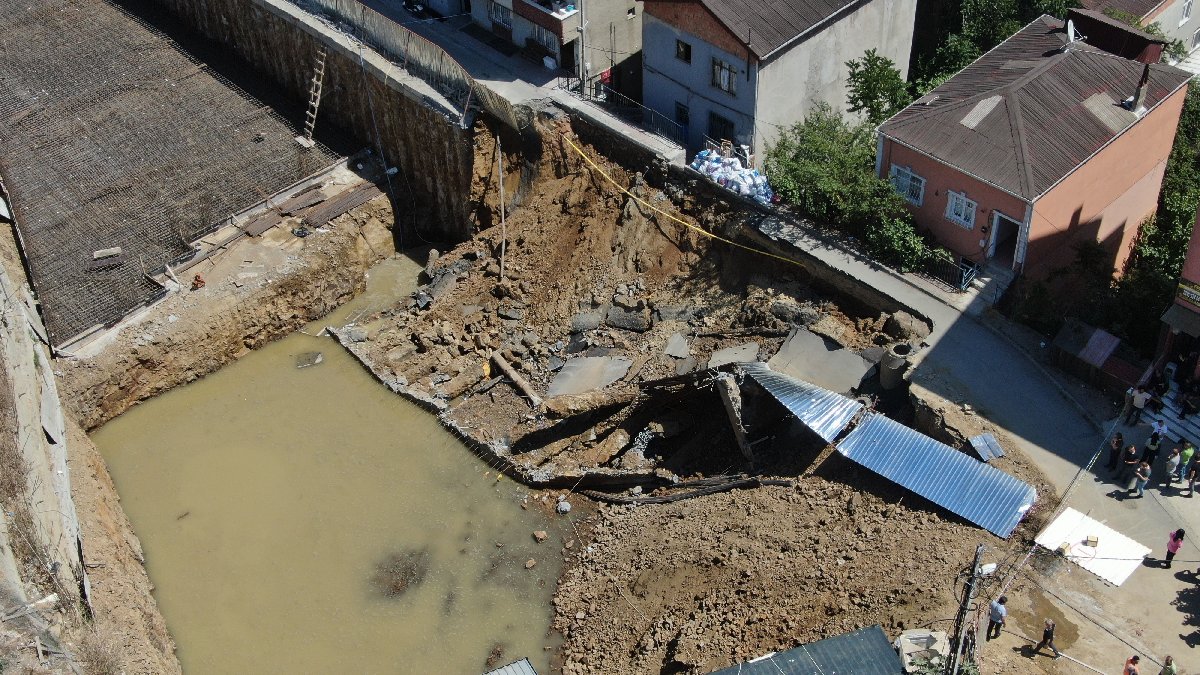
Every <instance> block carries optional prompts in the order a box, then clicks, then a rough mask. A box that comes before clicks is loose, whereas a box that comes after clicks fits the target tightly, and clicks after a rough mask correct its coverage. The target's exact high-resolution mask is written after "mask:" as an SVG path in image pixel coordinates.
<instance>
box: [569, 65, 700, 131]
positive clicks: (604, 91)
mask: <svg viewBox="0 0 1200 675" xmlns="http://www.w3.org/2000/svg"><path fill="white" fill-rule="evenodd" d="M558 87H559V88H560V89H564V90H566V91H568V92H570V93H572V94H574V95H576V96H578V97H580V98H582V99H584V100H585V101H589V102H591V103H595V104H597V105H599V106H600V107H602V108H604V109H605V110H607V111H608V112H610V113H612V114H613V115H616V116H617V117H620V118H621V119H623V120H625V121H626V122H629V123H630V124H634V125H636V126H638V127H640V128H642V129H644V130H646V131H649V132H650V133H652V134H655V135H656V136H660V137H662V138H665V139H666V140H668V141H670V142H672V143H675V144H676V145H687V127H686V126H684V125H682V124H679V123H678V122H676V121H675V120H673V119H671V118H669V117H667V116H666V115H664V114H662V113H660V112H658V111H657V110H652V109H650V108H647V107H646V106H644V105H642V104H641V103H638V102H637V101H635V100H633V99H631V98H629V97H628V96H626V95H624V94H622V93H621V92H619V91H617V90H616V89H613V88H612V87H610V86H608V85H606V84H604V83H602V82H599V81H594V82H593V85H592V88H593V89H594V91H588V87H586V86H584V82H583V81H582V80H580V79H579V78H578V77H575V76H573V75H565V76H563V77H560V78H559V79H558Z"/></svg>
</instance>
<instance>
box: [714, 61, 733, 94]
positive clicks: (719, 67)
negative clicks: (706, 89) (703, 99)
mask: <svg viewBox="0 0 1200 675" xmlns="http://www.w3.org/2000/svg"><path fill="white" fill-rule="evenodd" d="M712 71H713V77H712V86H714V87H716V88H717V89H720V90H721V91H724V92H728V93H730V94H733V95H735V96H736V95H737V85H736V84H735V83H736V82H737V71H736V70H734V68H733V66H731V65H729V64H728V63H725V62H724V61H722V60H720V59H713V60H712Z"/></svg>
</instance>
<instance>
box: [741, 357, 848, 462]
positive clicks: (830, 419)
mask: <svg viewBox="0 0 1200 675" xmlns="http://www.w3.org/2000/svg"><path fill="white" fill-rule="evenodd" d="M739 367H740V368H741V369H742V371H743V372H744V373H746V374H747V375H749V376H750V377H752V378H754V381H755V382H758V383H759V384H760V385H761V386H762V388H763V389H765V390H767V393H769V394H771V396H774V397H775V398H776V399H777V400H778V401H779V402H780V403H782V404H783V406H784V407H785V408H787V409H788V411H789V412H791V413H792V414H793V415H795V416H796V419H798V420H800V421H801V422H803V423H804V425H805V426H806V427H808V428H809V429H812V430H813V431H815V432H816V434H817V435H818V436H820V437H821V438H822V439H824V440H825V441H826V442H828V443H832V442H833V439H835V438H837V435H838V434H839V433H841V431H842V430H843V429H845V428H846V426H847V425H848V424H850V421H851V420H853V419H854V416H855V415H857V414H858V411H860V410H862V408H863V404H861V403H859V402H858V401H856V400H854V399H852V398H848V397H846V396H842V395H841V394H835V393H833V392H832V391H829V390H828V389H822V388H821V387H818V386H817V385H815V384H809V383H808V382H805V381H804V380H799V379H796V378H794V377H791V376H789V375H784V374H783V373H777V372H775V371H774V370H771V369H770V367H768V366H767V364H765V363H744V364H741V365H740V366H739Z"/></svg>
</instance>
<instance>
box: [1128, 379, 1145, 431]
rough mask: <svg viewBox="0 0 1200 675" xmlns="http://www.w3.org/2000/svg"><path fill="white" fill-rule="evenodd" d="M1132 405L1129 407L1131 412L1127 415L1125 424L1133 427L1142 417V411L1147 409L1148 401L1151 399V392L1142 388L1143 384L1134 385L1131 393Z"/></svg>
mask: <svg viewBox="0 0 1200 675" xmlns="http://www.w3.org/2000/svg"><path fill="white" fill-rule="evenodd" d="M1131 398H1132V399H1133V400H1132V404H1133V405H1132V407H1131V408H1130V409H1129V414H1128V415H1126V416H1125V426H1127V427H1131V426H1133V425H1135V424H1137V423H1138V422H1139V421H1141V419H1142V412H1144V411H1145V409H1146V401H1149V400H1150V392H1148V391H1146V390H1145V389H1143V388H1142V385H1140V384H1139V385H1138V386H1136V387H1134V389H1133V394H1132V395H1131Z"/></svg>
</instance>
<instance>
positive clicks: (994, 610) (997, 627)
mask: <svg viewBox="0 0 1200 675" xmlns="http://www.w3.org/2000/svg"><path fill="white" fill-rule="evenodd" d="M1172 537H1174V533H1172ZM1172 541H1174V539H1172ZM1179 541H1180V542H1182V541H1183V530H1179ZM1168 550H1169V547H1168ZM1175 550H1176V551H1178V550H1179V548H1178V546H1176V548H1175ZM1173 556H1174V553H1173V552H1169V553H1168V554H1167V562H1168V566H1169V563H1170V560H1171V557H1173ZM1007 621H1008V596H1006V595H1001V596H1000V597H999V598H997V599H995V600H993V601H992V604H991V608H990V611H989V613H988V627H987V634H986V638H987V639H988V640H994V639H996V638H998V637H1000V631H1001V629H1003V628H1004V625H1005V623H1006V622H1007ZM1054 629H1055V624H1054V619H1046V621H1045V623H1043V624H1042V639H1041V641H1040V642H1038V643H1037V645H1036V646H1035V647H1034V648H1033V651H1032V652H1030V654H1029V656H1030V658H1032V657H1034V656H1036V655H1037V654H1041V653H1042V649H1043V648H1045V647H1049V648H1050V651H1051V652H1052V653H1053V654H1054V658H1056V659H1057V658H1061V657H1062V652H1060V651H1058V647H1056V646H1055V645H1054ZM1141 661H1142V657H1141V656H1139V655H1137V654H1134V655H1133V656H1131V657H1129V658H1128V659H1126V660H1125V670H1123V671H1121V673H1122V675H1141V672H1142V671H1141ZM1178 672H1179V671H1178V669H1177V668H1176V666H1175V659H1174V658H1173V657H1171V656H1168V657H1166V658H1164V659H1163V667H1162V670H1160V671H1158V675H1177V673H1178Z"/></svg>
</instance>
